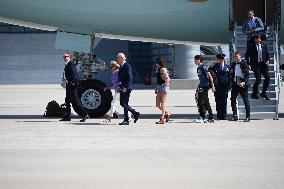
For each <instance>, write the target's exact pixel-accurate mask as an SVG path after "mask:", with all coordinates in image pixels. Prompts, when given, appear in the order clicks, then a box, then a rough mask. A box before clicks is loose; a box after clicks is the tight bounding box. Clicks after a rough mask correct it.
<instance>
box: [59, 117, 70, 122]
mask: <svg viewBox="0 0 284 189" xmlns="http://www.w3.org/2000/svg"><path fill="white" fill-rule="evenodd" d="M59 121H71V118H70V117H64V118H62V119H60V120H59Z"/></svg>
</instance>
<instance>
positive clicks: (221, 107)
mask: <svg viewBox="0 0 284 189" xmlns="http://www.w3.org/2000/svg"><path fill="white" fill-rule="evenodd" d="M214 95H215V102H216V111H217V118H218V119H226V117H227V99H228V86H227V85H222V84H218V85H217V87H216V91H215V93H214Z"/></svg>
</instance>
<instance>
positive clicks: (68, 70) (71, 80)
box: [64, 60, 80, 86]
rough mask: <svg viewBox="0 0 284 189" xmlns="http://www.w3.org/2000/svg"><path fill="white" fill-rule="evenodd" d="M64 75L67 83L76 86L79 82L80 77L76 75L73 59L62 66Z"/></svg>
mask: <svg viewBox="0 0 284 189" xmlns="http://www.w3.org/2000/svg"><path fill="white" fill-rule="evenodd" d="M64 72H65V77H66V80H67V81H68V84H71V85H73V86H77V85H79V83H80V78H79V76H78V72H77V69H76V66H75V65H74V63H73V61H71V60H70V61H69V62H68V64H67V65H66V66H65V68H64Z"/></svg>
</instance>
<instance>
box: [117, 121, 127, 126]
mask: <svg viewBox="0 0 284 189" xmlns="http://www.w3.org/2000/svg"><path fill="white" fill-rule="evenodd" d="M119 125H129V122H128V121H123V122H121V123H119Z"/></svg>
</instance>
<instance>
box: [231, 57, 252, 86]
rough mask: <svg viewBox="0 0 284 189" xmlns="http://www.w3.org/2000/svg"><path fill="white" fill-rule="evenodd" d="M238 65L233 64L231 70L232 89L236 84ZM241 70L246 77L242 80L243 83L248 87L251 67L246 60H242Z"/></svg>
mask: <svg viewBox="0 0 284 189" xmlns="http://www.w3.org/2000/svg"><path fill="white" fill-rule="evenodd" d="M236 64H237V62H233V63H232V64H231V68H230V78H231V79H230V80H231V83H230V87H232V84H233V83H236V82H235V68H236ZM240 68H241V70H242V73H243V75H244V78H242V79H241V82H244V83H245V85H246V86H249V85H250V84H249V66H248V64H247V63H246V61H245V60H242V61H241V62H240Z"/></svg>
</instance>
